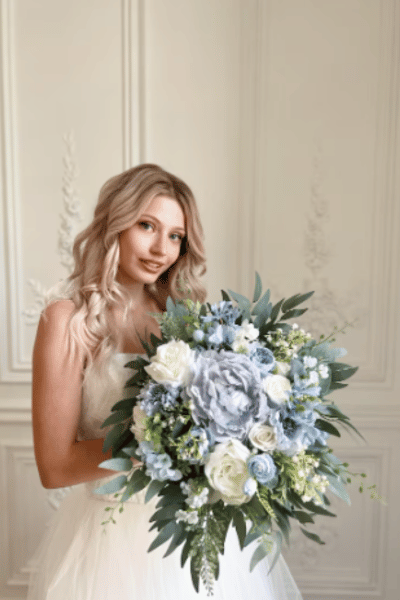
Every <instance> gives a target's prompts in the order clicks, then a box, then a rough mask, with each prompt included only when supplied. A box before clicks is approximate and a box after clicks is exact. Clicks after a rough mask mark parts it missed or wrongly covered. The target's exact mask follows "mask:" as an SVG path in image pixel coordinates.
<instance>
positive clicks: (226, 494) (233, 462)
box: [204, 439, 250, 505]
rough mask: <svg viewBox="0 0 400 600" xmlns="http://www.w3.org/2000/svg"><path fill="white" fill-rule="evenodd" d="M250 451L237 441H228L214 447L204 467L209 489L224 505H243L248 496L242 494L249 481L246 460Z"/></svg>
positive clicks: (248, 498)
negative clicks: (214, 491)
mask: <svg viewBox="0 0 400 600" xmlns="http://www.w3.org/2000/svg"><path fill="white" fill-rule="evenodd" d="M249 456H250V450H249V449H248V448H246V446H244V445H243V444H242V443H241V442H239V441H238V440H235V439H233V440H228V441H227V442H222V443H220V444H217V445H216V446H215V449H214V451H213V452H212V453H211V455H210V457H209V458H208V461H207V463H206V464H205V466H204V472H205V475H206V477H207V479H208V481H209V484H210V485H211V487H212V488H213V489H214V490H216V492H217V493H218V496H219V498H220V499H222V500H224V502H226V504H234V505H238V504H243V503H244V502H248V501H249V500H250V496H248V495H247V494H245V493H244V492H243V487H244V484H245V483H246V481H247V480H248V479H249V477H250V474H249V471H248V470H247V464H246V463H247V459H248V458H249Z"/></svg>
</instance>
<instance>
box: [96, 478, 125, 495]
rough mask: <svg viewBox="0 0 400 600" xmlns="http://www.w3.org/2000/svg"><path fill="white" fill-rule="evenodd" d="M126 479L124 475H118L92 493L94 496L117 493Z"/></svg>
mask: <svg viewBox="0 0 400 600" xmlns="http://www.w3.org/2000/svg"><path fill="white" fill-rule="evenodd" d="M127 479H128V478H127V476H126V475H118V477H115V478H114V479H112V480H111V481H107V483H104V484H103V485H101V486H100V487H98V488H96V489H95V490H93V492H94V493H95V494H115V492H118V491H119V490H120V489H121V488H123V487H124V485H125V484H126V482H127Z"/></svg>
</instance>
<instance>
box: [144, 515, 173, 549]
mask: <svg viewBox="0 0 400 600" xmlns="http://www.w3.org/2000/svg"><path fill="white" fill-rule="evenodd" d="M177 527H178V524H177V523H175V521H169V523H168V525H166V526H165V527H163V529H161V531H160V533H159V534H158V535H157V537H156V538H155V539H154V540H153V541H152V543H151V544H150V546H149V548H148V549H147V552H152V551H153V550H155V549H156V548H158V546H161V545H162V544H165V542H166V541H167V540H169V538H171V537H172V536H173V535H174V533H175V531H176V530H177Z"/></svg>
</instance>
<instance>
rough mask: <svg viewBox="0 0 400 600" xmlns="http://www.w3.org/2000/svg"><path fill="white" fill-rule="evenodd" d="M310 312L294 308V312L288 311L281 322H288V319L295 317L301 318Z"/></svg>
mask: <svg viewBox="0 0 400 600" xmlns="http://www.w3.org/2000/svg"><path fill="white" fill-rule="evenodd" d="M307 310H308V308H298V309H296V308H294V309H293V310H288V311H287V312H284V313H283V315H282V316H281V318H280V321H282V320H284V319H285V320H287V319H294V318H295V317H301V315H304V313H305V312H306V311H307Z"/></svg>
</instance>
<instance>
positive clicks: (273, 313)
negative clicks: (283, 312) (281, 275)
mask: <svg viewBox="0 0 400 600" xmlns="http://www.w3.org/2000/svg"><path fill="white" fill-rule="evenodd" d="M284 300H285V299H284V298H282V300H279V302H277V303H276V304H275V306H274V307H273V309H272V311H271V316H270V319H271V321H276V319H277V318H278V315H279V311H280V309H281V306H282V304H283V302H284Z"/></svg>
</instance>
